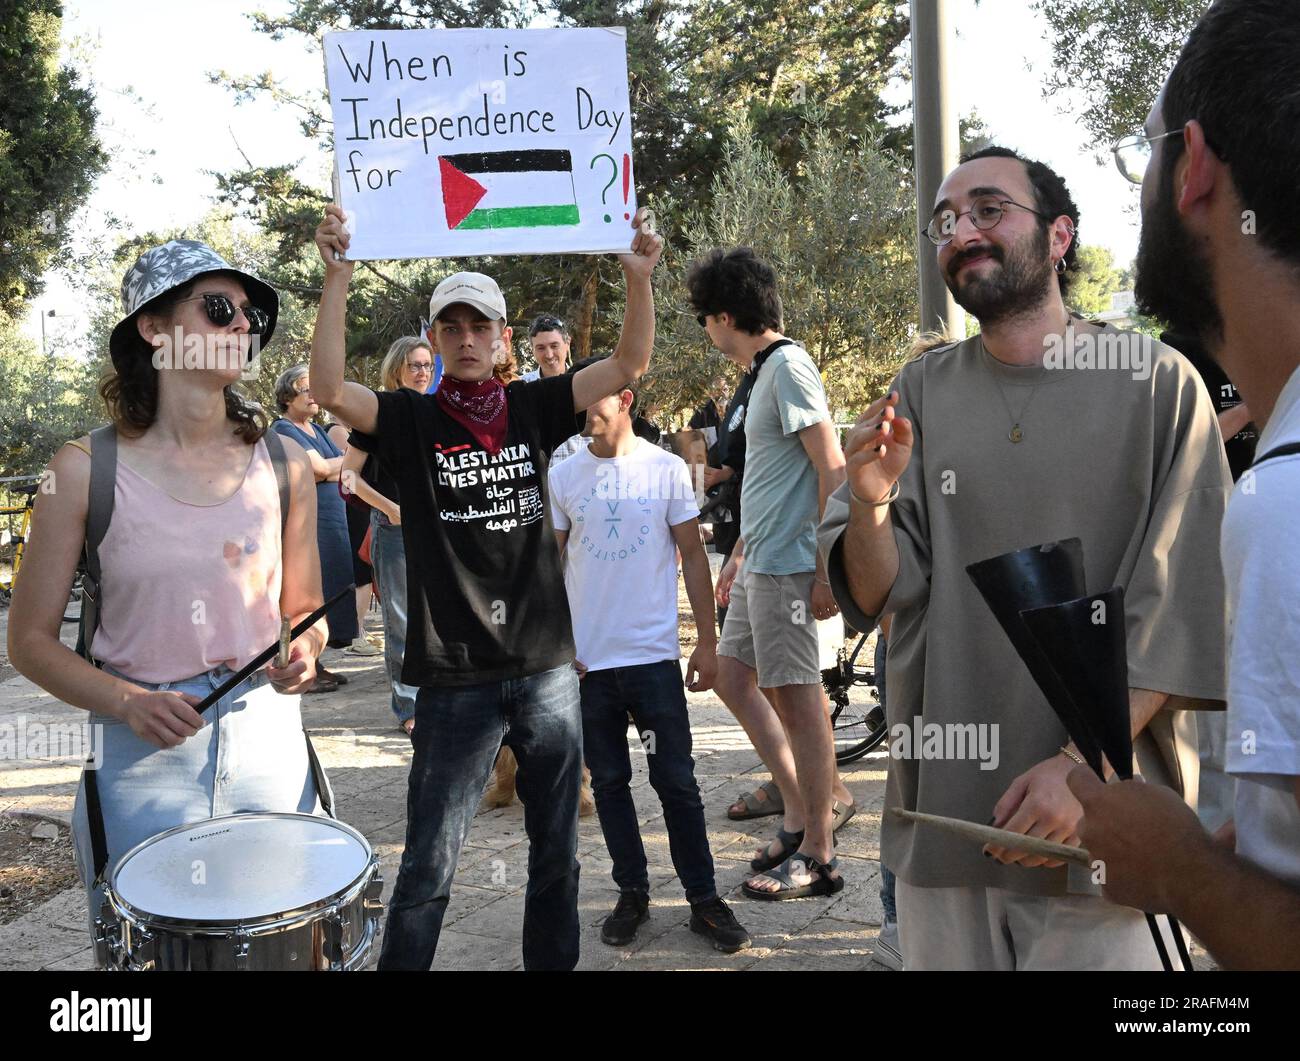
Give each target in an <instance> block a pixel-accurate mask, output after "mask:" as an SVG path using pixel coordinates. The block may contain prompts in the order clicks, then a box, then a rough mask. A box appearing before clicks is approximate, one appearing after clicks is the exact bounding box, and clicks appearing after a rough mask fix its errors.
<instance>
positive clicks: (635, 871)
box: [550, 388, 750, 953]
mask: <svg viewBox="0 0 1300 1061" xmlns="http://www.w3.org/2000/svg"><path fill="white" fill-rule="evenodd" d="M635 402H636V395H635V393H634V391H633V390H632V389H631V388H629V389H625V390H622V391H620V392H618V393H616V394H613V395H611V396H609V397H608V398H605V399H603V400H601V401H599V402H597V403H596V404H595V405H593V406H591V407H590V408H589V409H588V410H587V414H586V424H585V426H584V427H583V432H582V433H583V436H584V437H585V438H589V439H590V440H591V441H590V445H589V446H583V447H581V448H580V449H579V450H578V452H577V453H575V454H574V455H573V456H572V457H570V458H569V459H568V460H566V461H564V463H562V464H555V465H552V466H551V470H550V504H551V518H552V521H553V523H554V525H555V536H556V538H557V540H558V541H559V545H560V553H561V556H562V558H563V566H564V585H565V589H566V591H567V592H568V596H569V610H570V613H571V615H572V617H573V633H574V644H575V646H576V648H577V659H576V666H577V668H578V674H579V676H580V678H581V679H582V681H581V684H580V686H579V690H580V692H581V695H582V740H583V751H584V758H585V759H586V762H587V766H588V768H589V769H590V770H591V781H592V791H593V792H594V793H595V796H596V813H597V814H598V815H599V816H600V827H601V831H602V832H603V833H604V835H605V845H606V847H607V848H608V849H609V854H610V858H611V859H612V860H613V863H614V872H613V876H614V882H615V883H616V884H617V885H618V887H619V900H618V904H617V905H616V906H615V908H614V911H613V913H611V914H610V915H609V917H608V918H606V920H605V923H604V926H603V927H602V929H601V939H602V940H603V941H604V942H605V943H608V944H610V945H612V946H622V945H625V944H627V943H630V942H631V941H632V940H633V938H635V936H636V930H637V927H638V926H639V925H641V924H642V923H643V922H644V921H646V920H647V919H648V917H649V912H648V910H649V905H650V879H649V875H648V871H647V864H646V855H645V848H644V846H643V845H642V843H641V831H640V828H639V827H638V824H637V809H636V804H635V803H634V802H633V800H632V792H631V788H630V782H631V780H632V761H631V758H630V756H629V753H628V736H627V726H628V716H629V715H631V718H632V722H633V724H634V725H635V726H636V729H637V733H638V734H639V735H640V739H641V744H642V747H643V748H644V750H645V753H646V761H647V763H648V765H649V769H650V785H651V787H652V788H654V790H655V793H656V794H657V795H658V797H659V801H660V803H661V804H662V806H663V809H664V824H665V826H666V827H667V830H668V846H669V850H670V852H671V854H672V860H673V867H674V868H675V869H676V870H677V876H678V877H679V878H680V879H681V882H682V887H683V888H684V889H685V891H686V898H687V900H688V901H689V902H690V905H691V922H690V927H691V930H692V931H693V932H698V933H700V934H702V935H706V936H708V937H709V939H710V940H712V942H713V945H714V946H715V947H716V948H717V949H718V950H721V951H724V952H726V953H732V952H734V951H738V950H741V949H742V948H744V947H748V946H749V943H750V939H749V934H748V933H747V932H746V931H745V930H744V929H743V928H741V927H740V925H739V924H738V923H737V922H736V919H735V917H734V916H733V915H732V913H731V911H730V910H729V909H728V908H727V905H726V903H724V902H723V901H722V899H721V898H720V897H719V896H718V892H717V889H716V887H715V886H714V877H713V856H712V854H711V853H710V851H709V840H708V832H707V829H706V828H705V824H704V805H703V803H702V802H701V800H700V790H699V786H698V785H697V784H696V782H695V761H694V759H692V758H691V725H690V719H689V717H688V715H687V707H686V694H685V692H684V690H683V679H682V671H681V645H680V642H679V641H678V634H677V556H676V553H677V550H679V549H680V550H681V556H682V576H683V579H684V581H685V583H686V593H687V596H688V597H689V598H690V602H691V610H692V612H693V613H694V615H695V626H696V630H697V644H696V648H695V651H694V652H692V653H691V658H690V661H689V662H688V664H687V667H686V679H685V684H686V685H687V686H688V687H689V688H690V689H691V690H692V691H693V692H702V691H704V690H706V689H709V688H711V687H712V685H713V680H714V677H715V675H716V674H717V668H718V661H717V635H716V634H715V633H714V620H715V614H714V610H713V580H712V577H711V575H710V571H709V560H708V557H707V556H706V555H705V552H704V546H703V544H702V542H701V540H700V530H699V519H698V517H699V509H698V508H697V507H696V504H695V489H694V486H693V485H692V483H691V478H690V473H689V472H688V470H687V468H686V464H685V462H684V461H682V459H681V458H680V457H676V456H674V455H673V454H671V453H667V452H665V451H664V450H662V449H660V448H659V447H658V446H654V445H651V444H650V443H649V442H647V441H645V439H642V438H638V437H637V436H636V435H635V434H634V432H633V430H632V410H633V408H634V406H635Z"/></svg>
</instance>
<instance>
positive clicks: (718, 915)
mask: <svg viewBox="0 0 1300 1061" xmlns="http://www.w3.org/2000/svg"><path fill="white" fill-rule="evenodd" d="M691 931H692V932H698V933H699V934H700V935H701V936H708V937H709V939H711V940H712V941H713V946H714V947H716V948H717V949H718V950H720V951H722V953H724V954H735V953H736V951H738V950H744V949H745V948H746V947H748V946H749V944H750V938H749V933H748V932H746V931H745V930H744V929H743V928H741V926H740V922H739V921H737V920H736V915H735V914H733V913H732V912H731V910H730V909H729V908H728V907H727V904H726V903H724V902H723V901H722V900H721V899H720V898H718V897H716V896H715V897H714V898H712V899H704V900H703V901H701V902H698V903H691Z"/></svg>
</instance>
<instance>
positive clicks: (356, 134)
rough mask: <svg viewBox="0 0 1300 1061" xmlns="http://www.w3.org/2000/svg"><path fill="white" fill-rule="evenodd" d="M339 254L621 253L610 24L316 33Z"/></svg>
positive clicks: (617, 38)
mask: <svg viewBox="0 0 1300 1061" xmlns="http://www.w3.org/2000/svg"><path fill="white" fill-rule="evenodd" d="M324 49H325V76H326V83H327V85H328V88H329V95H330V107H331V110H332V112H333V116H334V155H335V183H336V188H337V193H336V194H337V195H338V198H339V202H340V204H341V205H342V206H343V209H344V210H345V211H346V212H347V213H348V215H349V217H348V222H349V225H348V227H349V229H350V231H351V233H352V240H351V246H350V248H349V252H348V257H350V258H354V259H358V260H362V259H373V258H433V257H439V258H441V257H447V258H457V257H466V256H471V255H480V254H507V253H510V254H541V253H553V252H565V251H569V252H572V251H594V252H604V251H625V250H627V249H628V248H629V247H630V246H631V243H632V236H633V232H632V229H631V226H630V223H629V222H630V220H631V218H632V217H633V215H634V214H635V213H636V192H635V187H634V185H633V181H632V130H631V121H632V118H631V109H630V108H629V106H628V86H627V39H626V33H625V31H624V30H623V29H621V28H611V29H547V30H477V29H461V30H374V31H355V32H346V33H327V34H326V35H325V39H324Z"/></svg>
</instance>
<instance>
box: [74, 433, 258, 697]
mask: <svg viewBox="0 0 1300 1061" xmlns="http://www.w3.org/2000/svg"><path fill="white" fill-rule="evenodd" d="M114 496H115V501H114V507H113V518H112V521H111V522H110V523H109V525H108V532H107V533H106V534H105V535H104V541H103V543H102V544H101V545H100V547H99V556H100V566H101V569H102V570H103V573H104V594H103V602H104V603H103V610H102V612H101V614H100V626H99V630H98V632H97V633H96V634H95V640H94V642H93V644H92V646H91V651H92V653H93V654H94V656H95V658H96V659H98V660H101V661H102V662H104V663H107V664H109V665H111V666H112V667H113V668H114V669H115V670H117V671H120V672H121V673H122V674H125V675H127V676H128V677H130V678H134V679H136V680H137V681H142V682H155V683H156V682H170V681H177V680H179V679H181V678H189V677H192V676H193V675H196V674H202V673H204V672H205V671H209V670H212V669H213V668H214V667H216V666H218V665H219V664H222V663H224V664H226V666H228V667H230V668H231V669H232V670H238V669H239V668H240V667H242V666H243V665H244V664H245V663H247V662H248V661H249V660H251V659H252V658H253V657H254V656H256V655H257V654H258V653H259V652H260V651H261V650H262V649H264V648H265V647H266V646H267V645H269V644H271V643H272V642H273V641H275V640H276V638H277V637H279V634H280V494H279V489H278V488H277V486H276V482H275V469H274V468H273V466H272V465H271V458H270V456H269V454H268V453H267V451H266V443H265V442H262V441H260V440H259V441H258V442H257V444H256V445H255V446H254V451H253V459H252V461H251V463H250V464H249V466H248V472H247V473H246V474H245V476H244V481H243V482H242V483H241V484H240V486H239V489H238V490H236V491H235V493H234V495H233V496H231V497H229V498H227V499H226V500H225V501H222V502H220V503H219V504H216V505H192V504H189V503H188V502H185V501H178V500H177V499H176V498H174V497H172V496H171V495H170V494H168V493H166V492H165V491H164V490H162V489H161V488H160V487H157V486H155V485H154V484H153V483H151V482H150V481H149V480H147V479H146V478H144V476H142V475H140V473H139V472H136V471H134V470H133V469H131V468H129V467H128V466H127V465H126V464H124V463H123V462H122V461H120V460H119V461H118V462H117V482H116V484H115V492H114Z"/></svg>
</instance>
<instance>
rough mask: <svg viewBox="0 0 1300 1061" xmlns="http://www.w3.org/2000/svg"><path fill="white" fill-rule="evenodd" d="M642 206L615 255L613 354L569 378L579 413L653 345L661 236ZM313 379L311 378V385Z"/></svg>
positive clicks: (642, 366)
mask: <svg viewBox="0 0 1300 1061" xmlns="http://www.w3.org/2000/svg"><path fill="white" fill-rule="evenodd" d="M645 215H646V211H645V209H644V208H642V209H640V210H638V211H637V212H636V217H634V218H633V219H632V227H633V228H634V229H636V235H635V236H634V237H633V239H632V247H631V249H630V250H629V251H628V253H627V254H620V255H619V256H618V260H619V264H620V265H622V266H623V279H624V281H625V282H626V284H627V308H626V309H625V310H624V312H623V329H622V331H621V332H620V333H619V336H618V346H616V347H615V348H614V356H613V357H607V358H606V359H605V360H604V361H601V362H599V363H598V364H595V365H588V366H587V367H586V368H584V369H583V370H582V371H581V372H579V373H578V374H577V375H575V376H574V377H573V411H574V412H575V413H580V412H582V411H584V410H585V409H587V408H589V407H590V406H592V405H595V404H596V402H598V401H600V400H601V399H602V398H607V397H609V396H610V395H611V394H613V393H614V392H615V391H617V390H619V389H620V388H622V387H626V386H627V385H628V384H629V383H631V382H632V381H633V380H638V379H640V378H641V377H642V376H643V375H645V370H646V369H647V368H648V367H649V365H650V353H651V351H652V350H653V349H654V344H655V300H654V292H653V291H652V290H651V288H650V274H651V273H653V272H654V267H655V265H656V263H657V262H658V261H659V256H660V255H661V254H662V253H663V249H664V240H663V237H662V236H660V235H658V234H657V233H655V232H654V230H653V229H652V228H650V226H649V225H647V224H646V216H645ZM315 383H316V381H315V380H314V379H313V380H312V385H313V387H314V386H315Z"/></svg>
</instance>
